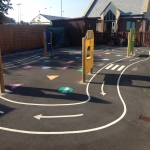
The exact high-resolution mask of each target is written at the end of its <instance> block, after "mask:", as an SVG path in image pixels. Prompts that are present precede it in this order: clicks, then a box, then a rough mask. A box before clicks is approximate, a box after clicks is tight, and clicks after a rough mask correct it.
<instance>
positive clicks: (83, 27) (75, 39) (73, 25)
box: [53, 18, 96, 46]
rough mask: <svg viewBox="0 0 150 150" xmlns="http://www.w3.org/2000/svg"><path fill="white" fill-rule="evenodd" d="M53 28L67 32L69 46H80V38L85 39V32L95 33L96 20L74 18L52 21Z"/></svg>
mask: <svg viewBox="0 0 150 150" xmlns="http://www.w3.org/2000/svg"><path fill="white" fill-rule="evenodd" d="M53 27H65V28H66V29H67V32H68V38H69V42H70V46H81V45H82V37H85V34H86V32H87V30H93V31H94V32H96V19H89V18H74V19H67V20H55V21H53Z"/></svg>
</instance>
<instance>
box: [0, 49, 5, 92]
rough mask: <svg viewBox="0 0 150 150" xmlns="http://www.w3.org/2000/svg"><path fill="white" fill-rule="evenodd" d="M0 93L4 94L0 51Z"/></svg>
mask: <svg viewBox="0 0 150 150" xmlns="http://www.w3.org/2000/svg"><path fill="white" fill-rule="evenodd" d="M0 93H5V89H4V78H3V68H2V57H1V49H0Z"/></svg>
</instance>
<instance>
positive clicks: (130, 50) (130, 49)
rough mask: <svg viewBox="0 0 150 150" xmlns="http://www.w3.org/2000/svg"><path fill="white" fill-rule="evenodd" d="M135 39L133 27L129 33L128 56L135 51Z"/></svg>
mask: <svg viewBox="0 0 150 150" xmlns="http://www.w3.org/2000/svg"><path fill="white" fill-rule="evenodd" d="M134 40H135V28H131V29H130V32H129V33H128V48H127V57H129V54H130V53H131V54H132V55H133V51H134Z"/></svg>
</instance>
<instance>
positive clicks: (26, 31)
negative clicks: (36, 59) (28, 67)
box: [0, 25, 49, 53]
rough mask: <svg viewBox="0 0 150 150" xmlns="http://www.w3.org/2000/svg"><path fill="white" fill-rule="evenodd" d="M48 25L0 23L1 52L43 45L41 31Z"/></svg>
mask: <svg viewBox="0 0 150 150" xmlns="http://www.w3.org/2000/svg"><path fill="white" fill-rule="evenodd" d="M48 27H49V26H44V25H43V26H41V25H37V26H34V25H32V26H30V25H23V26H21V25H0V33H1V34H0V48H1V50H2V53H6V52H14V51H20V50H26V49H36V48H42V47H43V32H44V30H45V29H46V28H48Z"/></svg>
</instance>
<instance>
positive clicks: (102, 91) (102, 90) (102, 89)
mask: <svg viewBox="0 0 150 150" xmlns="http://www.w3.org/2000/svg"><path fill="white" fill-rule="evenodd" d="M104 84H105V81H103V84H102V86H101V94H102V95H103V96H105V95H106V93H105V92H104Z"/></svg>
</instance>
